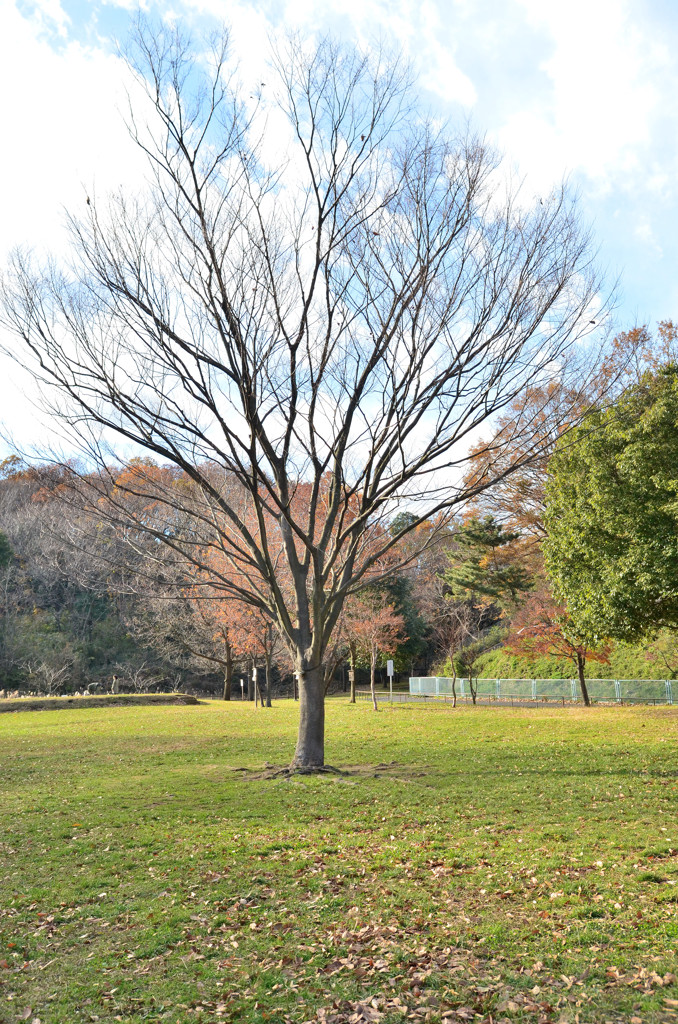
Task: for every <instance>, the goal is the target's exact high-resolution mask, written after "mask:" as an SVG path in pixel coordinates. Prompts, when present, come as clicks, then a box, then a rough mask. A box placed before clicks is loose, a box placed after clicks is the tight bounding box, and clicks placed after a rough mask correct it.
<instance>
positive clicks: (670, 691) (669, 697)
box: [664, 679, 673, 704]
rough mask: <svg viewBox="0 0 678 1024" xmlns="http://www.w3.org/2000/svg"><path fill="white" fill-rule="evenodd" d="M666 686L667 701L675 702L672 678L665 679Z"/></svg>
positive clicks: (669, 702) (668, 702)
mask: <svg viewBox="0 0 678 1024" xmlns="http://www.w3.org/2000/svg"><path fill="white" fill-rule="evenodd" d="M664 686H665V687H666V703H667V704H673V689H672V686H671V680H670V679H665V680H664Z"/></svg>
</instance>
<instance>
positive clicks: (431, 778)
mask: <svg viewBox="0 0 678 1024" xmlns="http://www.w3.org/2000/svg"><path fill="white" fill-rule="evenodd" d="M295 729H296V709H295V707H294V706H293V705H292V704H291V703H290V702H283V703H280V704H278V705H277V706H276V707H274V708H273V709H272V710H271V711H262V710H259V711H255V709H254V708H253V707H252V706H251V705H249V704H247V703H245V704H241V703H240V702H236V703H234V704H232V705H230V706H229V705H225V704H220V703H209V704H204V705H201V706H199V707H153V708H136V707H133V708H106V709H90V710H83V711H80V710H69V711H59V712H51V711H50V712H24V713H20V714H11V715H10V714H7V715H2V716H0V786H1V789H2V794H1V797H0V827H1V829H2V831H1V834H0V897H1V900H0V1021H1V1022H3V1024H5V1022H13V1021H16V1020H22V1019H27V1020H34V1019H35V1018H39V1020H40V1021H41V1022H42V1024H74V1022H80V1021H96V1020H100V1021H112V1020H118V1021H120V1020H121V1021H124V1022H129V1024H132V1022H134V1024H136V1022H140V1021H154V1022H155V1021H171V1022H181V1024H184V1022H186V1021H201V1022H203V1024H206V1022H210V1024H211V1022H216V1021H248V1022H249V1021H252V1022H254V1024H258V1022H264V1021H268V1022H273V1024H282V1022H301V1021H307V1020H308V1021H310V1020H312V1021H315V1020H316V1019H319V1020H323V1019H324V1020H327V1021H332V1020H336V1021H337V1022H339V1021H349V1020H350V1019H351V1017H352V1015H353V1019H354V1020H355V1021H358V1020H360V1021H362V1020H370V1019H373V1020H379V1021H381V1022H383V1024H390V1022H391V1021H401V1020H416V1021H424V1020H431V1021H434V1022H435V1021H440V1020H446V1021H450V1022H452V1021H454V1022H456V1021H462V1020H474V1021H482V1020H485V1021H488V1022H489V1021H490V1020H491V1021H493V1022H495V1024H496V1022H497V1021H504V1020H510V1021H514V1020H515V1021H534V1022H538V1021H541V1022H546V1021H554V1022H556V1021H572V1022H576V1021H579V1022H580V1024H586V1022H589V1024H590V1022H598V1021H601V1022H604V1021H625V1022H628V1021H631V1020H633V1019H634V1018H635V1019H636V1021H643V1022H659V1021H661V1022H666V1021H671V1020H678V985H677V984H676V981H675V979H673V978H672V977H671V975H672V973H674V972H675V973H678V970H677V967H676V961H677V959H678V958H677V957H676V950H677V948H678V799H677V790H678V755H677V753H676V740H677V739H678V711H677V710H673V709H670V708H662V709H648V708H633V709H629V708H594V709H591V710H586V709H578V708H572V709H524V710H511V709H499V708H497V709H494V708H493V709H489V708H480V707H478V708H472V707H471V708H467V707H464V708H459V709H456V710H453V709H451V708H450V707H447V708H441V707H437V708H423V707H420V706H395V707H394V708H393V709H390V708H384V709H383V710H382V711H381V712H380V713H379V714H374V713H373V712H371V711H370V710H369V708H368V707H367V706H366V705H358V706H350V705H347V704H346V703H344V700H343V699H340V700H333V701H331V702H330V704H329V708H328V743H327V755H328V761H329V762H330V763H332V764H335V765H361V766H375V765H377V764H379V763H380V762H381V763H390V762H392V761H393V762H397V764H394V765H391V766H390V768H389V769H388V770H384V769H379V770H377V771H376V772H375V771H372V770H371V768H370V770H367V771H365V770H362V771H360V772H355V773H354V774H347V775H341V776H339V775H337V776H330V775H326V776H318V777H296V778H293V779H292V780H284V779H264V780H262V779H257V780H254V779H252V778H250V777H249V776H245V777H244V776H243V774H242V773H239V772H236V771H233V769H234V768H239V767H243V766H249V767H253V768H254V767H260V766H262V765H263V763H264V762H265V761H269V762H272V763H284V762H286V761H288V760H289V758H290V755H291V752H292V749H293V744H294V735H295ZM372 1000H374V1004H372V1003H371V1001H372ZM368 1003H369V1004H370V1005H369V1009H364V1008H365V1006H367V1004H368ZM361 1006H362V1007H363V1009H364V1015H363V1016H359V1014H360V1013H361V1012H362V1011H361V1009H360V1007H361ZM318 1011H320V1016H319V1017H317V1014H318ZM323 1011H324V1016H323ZM356 1015H358V1016H356ZM370 1015H371V1016H370Z"/></svg>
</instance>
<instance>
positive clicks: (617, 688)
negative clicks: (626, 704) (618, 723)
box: [614, 679, 621, 704]
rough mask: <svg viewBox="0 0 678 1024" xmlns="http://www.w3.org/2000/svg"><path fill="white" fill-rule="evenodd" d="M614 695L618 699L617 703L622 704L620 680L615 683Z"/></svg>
mask: <svg viewBox="0 0 678 1024" xmlns="http://www.w3.org/2000/svg"><path fill="white" fill-rule="evenodd" d="M614 695H615V697H616V699H617V703H618V704H621V683H620V682H619V680H618V679H615V681H614Z"/></svg>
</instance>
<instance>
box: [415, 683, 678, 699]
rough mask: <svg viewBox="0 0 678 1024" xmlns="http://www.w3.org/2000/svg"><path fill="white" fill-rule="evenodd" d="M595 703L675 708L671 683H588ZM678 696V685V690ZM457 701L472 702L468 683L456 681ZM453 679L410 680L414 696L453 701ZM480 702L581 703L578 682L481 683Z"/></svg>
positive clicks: (587, 685)
mask: <svg viewBox="0 0 678 1024" xmlns="http://www.w3.org/2000/svg"><path fill="white" fill-rule="evenodd" d="M586 688H587V690H588V692H589V697H590V698H591V701H594V702H596V703H610V704H673V685H672V681H671V680H670V679H587V680H586ZM676 690H677V696H678V684H677V686H676ZM456 691H457V699H458V700H461V701H468V700H472V696H471V686H470V683H469V680H468V679H461V678H458V679H457V680H456ZM451 694H452V679H451V678H449V677H447V676H412V677H410V695H411V696H415V695H416V696H419V697H443V698H449V697H450V696H451ZM476 694H477V697H478V700H482V702H483V703H486V702H488V701H493V700H495V701H506V700H510V701H514V700H521V701H543V702H548V701H557V702H558V703H559V704H561V703H577V702H581V700H582V697H581V691H580V689H579V681H578V680H577V679H478V681H477V683H476Z"/></svg>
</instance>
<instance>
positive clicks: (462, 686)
mask: <svg viewBox="0 0 678 1024" xmlns="http://www.w3.org/2000/svg"><path fill="white" fill-rule="evenodd" d="M459 686H460V687H461V695H462V697H465V696H466V690H465V689H464V680H463V679H460V680H459Z"/></svg>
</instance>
